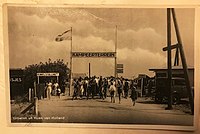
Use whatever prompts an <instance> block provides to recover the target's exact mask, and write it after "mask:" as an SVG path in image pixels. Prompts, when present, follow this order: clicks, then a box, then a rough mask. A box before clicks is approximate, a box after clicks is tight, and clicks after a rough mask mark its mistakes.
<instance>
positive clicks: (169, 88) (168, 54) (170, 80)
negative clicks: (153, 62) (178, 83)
mask: <svg viewBox="0 0 200 134" xmlns="http://www.w3.org/2000/svg"><path fill="white" fill-rule="evenodd" d="M170 10H171V9H170V8H167V47H168V50H167V74H168V77H167V81H168V83H167V85H168V86H167V89H168V107H167V108H166V110H170V109H173V108H172V94H171V93H172V89H171V87H172V65H171V14H170Z"/></svg>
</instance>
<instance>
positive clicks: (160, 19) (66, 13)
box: [8, 6, 195, 78]
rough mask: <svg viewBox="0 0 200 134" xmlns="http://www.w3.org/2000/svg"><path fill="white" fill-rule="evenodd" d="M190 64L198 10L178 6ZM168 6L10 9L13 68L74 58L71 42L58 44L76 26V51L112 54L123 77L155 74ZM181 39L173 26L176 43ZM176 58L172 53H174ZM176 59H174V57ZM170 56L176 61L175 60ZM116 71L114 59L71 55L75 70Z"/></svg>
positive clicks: (161, 55) (161, 58) (159, 63)
mask: <svg viewBox="0 0 200 134" xmlns="http://www.w3.org/2000/svg"><path fill="white" fill-rule="evenodd" d="M175 11H176V16H177V21H178V25H179V29H180V33H181V38H182V42H183V47H184V51H185V55H186V60H187V63H188V66H193V65H194V21H195V20H194V16H195V11H194V9H189V8H187V9H175ZM166 18H167V17H166V9H165V8H74V7H16V6H15V7H13V6H10V7H8V36H9V37H8V38H9V59H10V60H9V61H10V68H25V66H28V65H31V64H38V63H40V62H46V61H48V59H49V58H51V59H52V60H56V59H63V60H64V62H65V63H69V62H70V49H71V47H70V46H71V41H70V40H64V41H62V42H56V41H55V38H56V36H57V35H59V34H61V33H63V32H64V31H66V30H69V29H70V28H71V27H72V45H73V47H72V51H74V52H76V51H82V52H114V51H115V43H116V38H115V37H116V36H115V32H116V25H117V63H118V64H124V73H123V74H119V76H123V77H128V78H132V77H137V76H138V74H147V75H149V76H153V75H154V73H153V72H150V71H149V69H150V68H163V67H166V63H167V57H166V56H167V53H166V52H163V51H162V48H163V47H166V44H167V39H166V31H167V30H166V21H167V19H166ZM175 43H177V41H176V36H175V34H174V27H173V25H172V44H175ZM172 55H173V56H174V52H173V53H172ZM173 59H174V57H173ZM173 59H172V62H173ZM89 63H91V75H96V76H99V75H102V76H111V75H114V63H115V62H114V59H113V58H73V61H72V72H73V73H86V74H88V64H89Z"/></svg>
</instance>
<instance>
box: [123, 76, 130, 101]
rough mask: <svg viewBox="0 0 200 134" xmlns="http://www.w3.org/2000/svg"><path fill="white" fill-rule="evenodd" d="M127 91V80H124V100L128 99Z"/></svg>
mask: <svg viewBox="0 0 200 134" xmlns="http://www.w3.org/2000/svg"><path fill="white" fill-rule="evenodd" d="M128 89H129V85H128V79H126V80H125V83H124V98H125V99H127V97H128Z"/></svg>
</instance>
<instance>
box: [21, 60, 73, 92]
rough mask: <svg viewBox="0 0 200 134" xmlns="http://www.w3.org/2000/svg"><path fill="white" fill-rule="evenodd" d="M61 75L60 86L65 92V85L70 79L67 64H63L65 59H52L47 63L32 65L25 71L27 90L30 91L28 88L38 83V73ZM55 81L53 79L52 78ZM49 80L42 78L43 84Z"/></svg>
mask: <svg viewBox="0 0 200 134" xmlns="http://www.w3.org/2000/svg"><path fill="white" fill-rule="evenodd" d="M51 72H56V73H59V85H60V86H61V90H62V92H63V91H64V84H65V82H66V81H68V79H69V77H68V76H69V72H70V71H69V68H68V67H67V64H65V63H64V62H63V59H62V60H61V59H57V60H56V61H52V60H51V59H50V58H49V60H48V61H47V62H45V63H42V62H40V63H39V64H32V65H28V66H27V67H25V70H24V83H25V90H26V91H28V88H33V85H34V84H33V83H34V81H37V73H51ZM50 79H53V78H50ZM48 80H49V78H47V77H44V78H42V80H41V82H47V81H48Z"/></svg>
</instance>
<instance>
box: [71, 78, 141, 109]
mask: <svg viewBox="0 0 200 134" xmlns="http://www.w3.org/2000/svg"><path fill="white" fill-rule="evenodd" d="M73 90H74V91H73V96H72V100H74V99H77V98H78V97H79V98H80V99H83V97H86V99H89V98H92V99H94V97H95V96H97V97H99V98H100V99H105V98H107V97H108V96H109V97H110V98H111V103H115V97H116V95H117V96H118V98H119V103H121V97H124V98H125V99H127V98H128V96H129V91H130V90H131V91H130V98H131V99H132V102H133V106H134V105H135V100H136V99H137V92H136V84H135V83H134V81H132V80H128V79H124V78H123V77H121V78H115V77H105V78H103V77H102V76H100V77H96V76H93V77H90V78H89V77H85V78H81V77H80V78H77V79H74V80H73ZM108 92H109V93H108Z"/></svg>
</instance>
